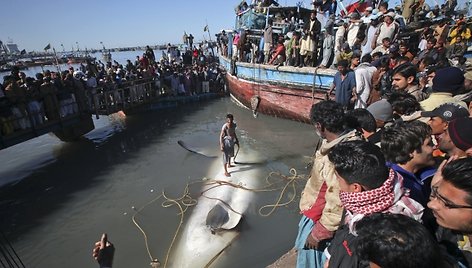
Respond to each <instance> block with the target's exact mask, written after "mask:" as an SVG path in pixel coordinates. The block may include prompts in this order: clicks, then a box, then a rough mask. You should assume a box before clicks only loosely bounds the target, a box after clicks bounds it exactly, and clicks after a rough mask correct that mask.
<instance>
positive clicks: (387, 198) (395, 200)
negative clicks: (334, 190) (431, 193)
mask: <svg viewBox="0 0 472 268" xmlns="http://www.w3.org/2000/svg"><path fill="white" fill-rule="evenodd" d="M339 197H340V199H341V203H342V204H343V206H344V208H345V209H346V217H345V223H347V224H349V227H350V229H351V230H352V226H353V224H354V223H355V222H357V221H359V220H360V219H362V218H363V217H364V216H366V215H370V214H372V213H376V212H381V213H387V212H388V213H393V214H403V215H406V216H409V217H411V218H414V219H415V220H418V221H419V220H420V219H421V216H422V215H423V209H424V208H423V206H421V205H420V204H419V203H418V202H416V201H415V200H413V199H411V198H409V197H408V190H405V189H404V188H403V177H402V176H401V175H400V174H398V173H397V172H395V171H394V170H393V169H390V172H389V176H388V179H387V180H386V181H385V182H384V183H383V184H382V186H380V187H379V188H375V189H372V190H368V191H362V192H359V193H350V192H340V193H339Z"/></svg>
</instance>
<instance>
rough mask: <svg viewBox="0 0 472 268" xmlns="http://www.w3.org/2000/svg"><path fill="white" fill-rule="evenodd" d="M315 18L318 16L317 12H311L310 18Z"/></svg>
mask: <svg viewBox="0 0 472 268" xmlns="http://www.w3.org/2000/svg"><path fill="white" fill-rule="evenodd" d="M305 18H306V17H305ZM315 18H316V14H315V13H311V15H310V19H311V20H314V19H315Z"/></svg>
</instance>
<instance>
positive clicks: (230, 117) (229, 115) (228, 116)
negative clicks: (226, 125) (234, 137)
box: [226, 114, 234, 120]
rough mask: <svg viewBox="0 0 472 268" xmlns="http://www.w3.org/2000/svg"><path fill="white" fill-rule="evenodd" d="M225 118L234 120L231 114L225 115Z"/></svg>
mask: <svg viewBox="0 0 472 268" xmlns="http://www.w3.org/2000/svg"><path fill="white" fill-rule="evenodd" d="M226 118H229V119H231V120H233V119H234V116H233V115H232V114H227V115H226Z"/></svg>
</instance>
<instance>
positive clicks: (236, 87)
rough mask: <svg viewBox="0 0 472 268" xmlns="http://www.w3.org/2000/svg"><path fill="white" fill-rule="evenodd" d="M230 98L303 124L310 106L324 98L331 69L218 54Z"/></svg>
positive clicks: (308, 116)
mask: <svg viewBox="0 0 472 268" xmlns="http://www.w3.org/2000/svg"><path fill="white" fill-rule="evenodd" d="M220 65H221V66H222V67H223V68H225V70H226V71H227V72H226V79H227V86H228V88H229V92H230V94H231V96H232V97H233V98H235V99H236V100H237V101H239V102H240V103H241V104H243V105H244V106H246V107H248V108H250V109H251V110H252V111H253V112H254V114H255V115H256V114H257V113H258V112H260V113H262V114H267V115H271V116H275V117H279V118H287V119H291V120H296V121H300V122H304V123H309V122H310V109H311V106H312V105H313V104H314V103H316V102H319V101H321V100H324V99H326V96H327V91H328V88H329V87H330V85H331V84H332V82H333V78H334V74H335V73H336V71H335V70H332V69H320V68H312V67H303V68H298V67H292V66H280V67H277V66H273V65H263V64H252V63H244V62H234V61H231V60H230V59H228V58H226V57H223V56H220Z"/></svg>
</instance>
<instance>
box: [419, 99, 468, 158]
mask: <svg viewBox="0 0 472 268" xmlns="http://www.w3.org/2000/svg"><path fill="white" fill-rule="evenodd" d="M421 116H422V117H429V120H428V125H429V126H430V127H431V135H433V136H434V138H435V141H436V142H435V144H439V142H440V140H441V137H442V136H441V135H442V134H443V133H444V132H445V131H446V130H447V127H448V126H449V122H450V121H452V120H454V119H457V118H462V117H468V116H469V111H467V109H466V108H464V107H462V106H460V105H459V104H454V103H445V104H442V105H440V106H439V107H438V108H436V109H434V110H432V111H430V112H421ZM444 153H445V152H443V151H441V150H439V149H437V150H435V152H434V153H433V155H435V156H443V155H444Z"/></svg>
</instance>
